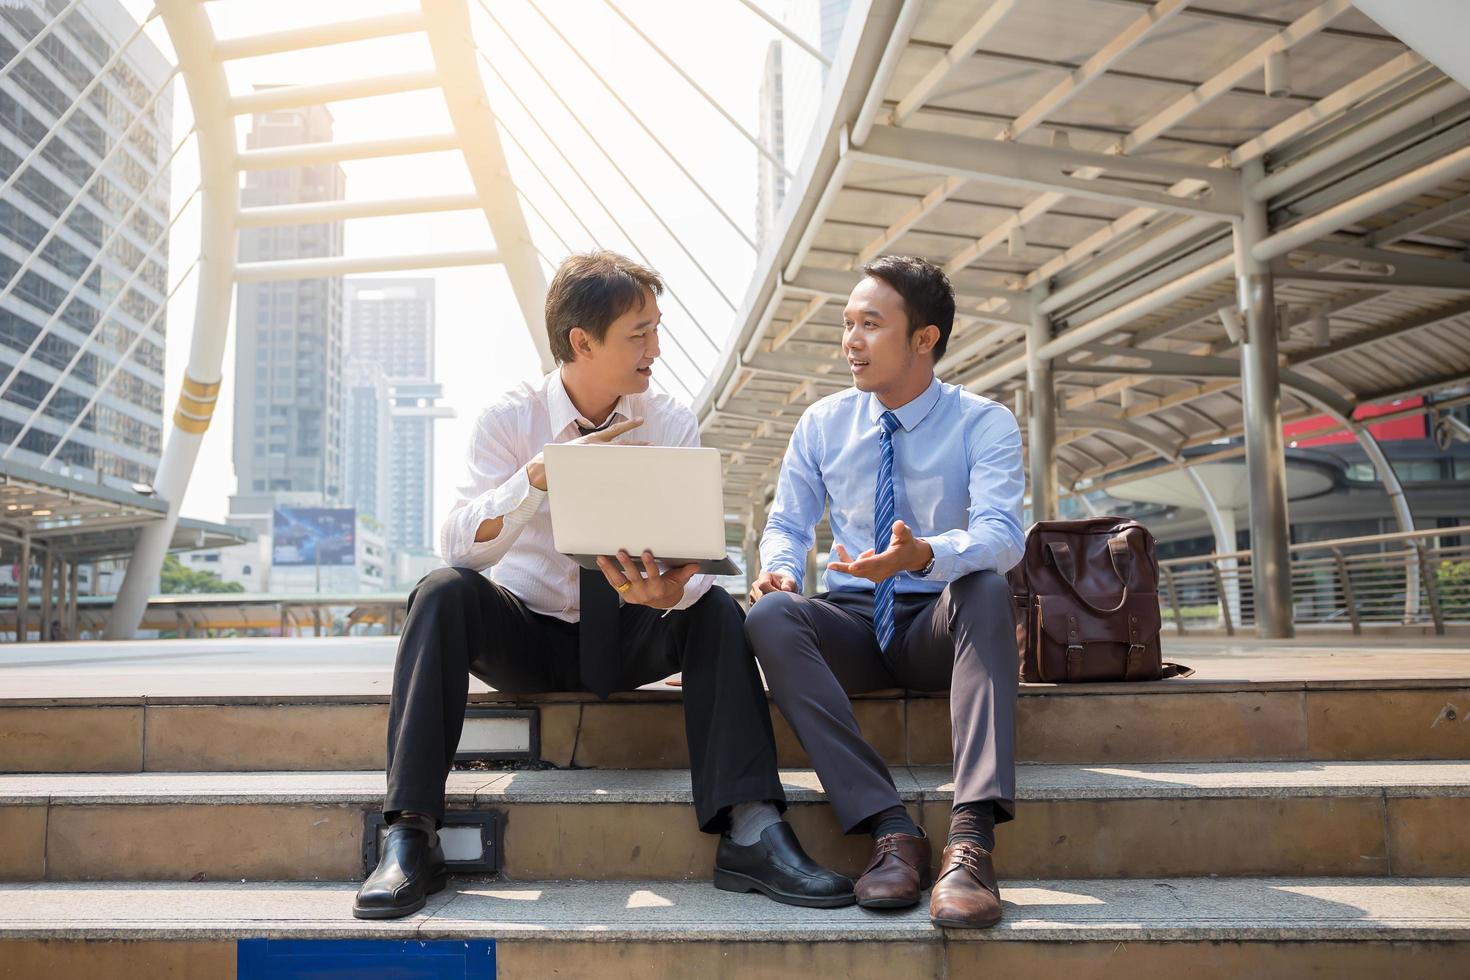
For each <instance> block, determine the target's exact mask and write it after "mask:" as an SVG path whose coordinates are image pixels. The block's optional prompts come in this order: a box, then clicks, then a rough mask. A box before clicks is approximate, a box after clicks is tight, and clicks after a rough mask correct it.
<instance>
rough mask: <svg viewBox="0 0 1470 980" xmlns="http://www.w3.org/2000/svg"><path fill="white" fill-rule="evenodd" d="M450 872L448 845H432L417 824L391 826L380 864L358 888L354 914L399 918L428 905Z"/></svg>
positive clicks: (369, 917)
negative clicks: (445, 860) (446, 856)
mask: <svg viewBox="0 0 1470 980" xmlns="http://www.w3.org/2000/svg"><path fill="white" fill-rule="evenodd" d="M447 878H448V873H447V872H446V871H445V869H444V848H442V847H440V846H439V844H438V843H435V844H434V846H433V847H430V846H429V835H428V834H426V833H425V832H424V831H422V830H418V829H416V828H414V827H394V826H390V827H389V828H388V834H387V836H385V837H384V838H383V846H382V848H381V851H380V856H379V858H378V866H377V868H376V869H375V870H374V871H373V873H372V874H370V875H368V879H367V881H364V882H363V883H362V887H361V888H359V889H358V890H357V903H356V904H355V905H353V907H352V914H353V915H355V916H357V917H358V918H359V919H398V918H402V917H403V916H405V915H413V914H414V913H415V912H417V911H418V910H419V909H421V908H423V907H424V903H425V902H426V901H428V897H429V896H430V895H432V894H434V893H435V892H438V891H443V890H444V884H445V881H446V879H447Z"/></svg>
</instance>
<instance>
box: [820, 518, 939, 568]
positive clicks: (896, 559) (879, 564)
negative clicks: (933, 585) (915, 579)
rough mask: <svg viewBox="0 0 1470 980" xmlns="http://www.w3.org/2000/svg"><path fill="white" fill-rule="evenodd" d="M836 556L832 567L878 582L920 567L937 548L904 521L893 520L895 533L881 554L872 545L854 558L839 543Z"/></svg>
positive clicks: (829, 565)
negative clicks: (915, 534) (836, 558)
mask: <svg viewBox="0 0 1470 980" xmlns="http://www.w3.org/2000/svg"><path fill="white" fill-rule="evenodd" d="M837 557H838V558H839V559H841V560H840V561H834V562H830V563H828V565H827V567H828V568H830V569H832V571H834V572H846V573H847V574H848V575H855V576H857V577H858V578H865V579H867V580H868V581H870V582H874V583H877V582H881V581H883V580H884V579H886V578H892V577H893V576H894V575H897V574H898V573H899V572H917V571H919V570H920V569H922V568H923V567H924V566H925V565H927V564H929V559H931V558H933V557H934V549H933V548H931V547H929V542H927V541H925V540H923V539H922V538H916V537H914V532H913V531H910V530H909V527H908V525H907V524H905V523H904V522H903V521H894V522H893V537H892V538H890V539H889V542H888V548H887V549H886V550H885V551H884V552H883V553H882V554H875V553H874V549H872V548H869V549H868V550H867V551H864V552H863V553H862V554H860V555H858V556H857V558H855V559H854V558H851V557H849V556H848V554H847V549H846V548H844V547H843V546H842V545H840V544H839V545H838V546H837Z"/></svg>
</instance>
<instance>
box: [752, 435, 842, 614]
mask: <svg viewBox="0 0 1470 980" xmlns="http://www.w3.org/2000/svg"><path fill="white" fill-rule="evenodd" d="M820 438H821V432H820V431H819V429H818V426H817V423H816V421H815V420H814V419H813V413H812V412H810V411H808V412H806V413H805V414H804V415H802V417H801V420H800V421H799V422H797V423H796V431H795V432H793V433H792V434H791V442H790V444H789V445H787V447H786V457H785V458H784V459H783V460H782V461H781V475H780V476H779V477H778V478H777V480H776V496H775V499H774V500H772V501H771V511H770V514H769V515H768V516H767V517H766V529H765V532H764V533H763V534H762V535H761V549H760V550H761V569H762V571H767V572H782V573H784V574H786V575H790V576H791V577H792V578H793V579H795V580H796V588H797V590H798V591H799V590H800V589H801V587H802V580H803V579H804V578H805V577H806V556H807V552H809V551H811V550H812V545H813V544H814V543H815V542H816V527H817V521H819V520H821V517H822V509H823V508H824V507H826V506H827V488H826V485H825V484H823V482H822V471H821V467H820V466H819V465H818V463H817V459H818V450H819V448H820V447H819V446H818V445H816V442H817V440H819V439H820Z"/></svg>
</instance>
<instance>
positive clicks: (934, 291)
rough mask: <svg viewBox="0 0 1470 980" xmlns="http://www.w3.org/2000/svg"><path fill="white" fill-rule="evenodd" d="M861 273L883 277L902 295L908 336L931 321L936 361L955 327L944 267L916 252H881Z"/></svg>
mask: <svg viewBox="0 0 1470 980" xmlns="http://www.w3.org/2000/svg"><path fill="white" fill-rule="evenodd" d="M863 275H865V276H872V277H873V278H874V279H882V280H883V281H884V282H886V283H888V285H890V286H892V287H893V288H894V290H895V291H896V292H897V293H898V295H900V296H902V297H903V305H904V309H905V310H906V311H907V312H908V315H909V336H910V337H912V336H913V335H914V334H916V333H918V332H919V331H920V330H923V329H924V328H925V327H927V326H929V325H930V324H931V323H932V324H933V325H934V326H936V327H938V328H939V343H937V344H935V345H934V363H936V364H937V363H939V360H940V358H942V357H944V350H945V348H946V347H948V346H949V333H950V331H951V330H953V329H954V287H953V286H951V285H950V284H949V276H947V275H945V274H944V270H943V269H941V268H939V266H937V265H935V264H934V263H933V262H929V261H927V260H925V259H921V258H919V257H918V256H916V255H880V256H879V257H878V258H876V259H874V260H873V261H871V262H869V263H868V264H867V265H865V266H863Z"/></svg>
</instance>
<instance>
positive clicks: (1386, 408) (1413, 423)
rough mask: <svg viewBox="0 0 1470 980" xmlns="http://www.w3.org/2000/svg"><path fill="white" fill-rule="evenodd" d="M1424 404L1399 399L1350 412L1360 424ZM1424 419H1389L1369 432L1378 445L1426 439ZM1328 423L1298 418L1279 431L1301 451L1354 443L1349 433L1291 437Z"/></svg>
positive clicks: (1417, 399)
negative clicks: (1376, 417) (1366, 420)
mask: <svg viewBox="0 0 1470 980" xmlns="http://www.w3.org/2000/svg"><path fill="white" fill-rule="evenodd" d="M1423 404H1424V399H1423V398H1422V397H1415V398H1400V399H1399V400H1397V401H1391V402H1384V403H1383V404H1380V405H1360V406H1358V410H1357V411H1356V412H1354V413H1353V417H1354V418H1356V419H1358V420H1360V421H1361V420H1363V419H1371V418H1373V417H1374V416H1376V415H1387V414H1388V413H1390V412H1401V411H1403V410H1404V409H1406V408H1418V407H1419V406H1421V405H1423ZM1424 420H1425V416H1423V415H1408V416H1405V417H1404V418H1398V419H1389V420H1388V421H1387V422H1379V423H1377V424H1376V425H1370V426H1368V431H1369V432H1371V433H1372V434H1373V436H1374V437H1375V438H1376V439H1378V441H1379V442H1388V441H1390V440H1395V439H1397V440H1405V439H1425V438H1428V436H1429V431H1428V429H1426V428H1425V421H1424ZM1331 424H1332V420H1331V419H1329V418H1328V417H1327V416H1325V415H1318V416H1315V417H1314V418H1309V419H1301V420H1300V421H1297V422H1288V423H1286V424H1285V425H1283V426H1282V427H1281V432H1282V434H1283V435H1284V436H1286V440H1287V442H1289V443H1291V444H1292V445H1294V446H1297V447H1298V448H1301V449H1310V448H1311V447H1312V446H1332V445H1337V444H1340V443H1345V442H1352V441H1353V437H1352V434H1351V433H1348V432H1345V431H1339V432H1332V433H1329V434H1327V435H1325V436H1312V437H1310V438H1307V439H1302V440H1300V441H1297V440H1295V439H1294V438H1293V437H1294V436H1295V435H1296V433H1298V432H1312V431H1314V430H1316V429H1321V428H1322V427H1323V426H1326V425H1331Z"/></svg>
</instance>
